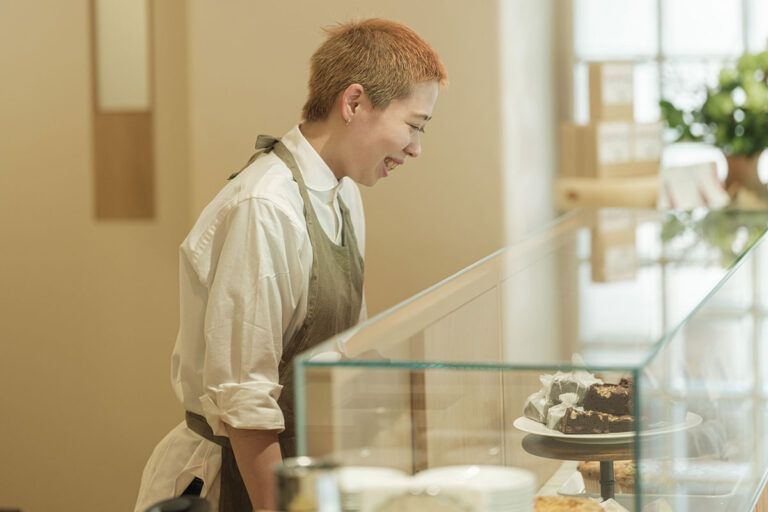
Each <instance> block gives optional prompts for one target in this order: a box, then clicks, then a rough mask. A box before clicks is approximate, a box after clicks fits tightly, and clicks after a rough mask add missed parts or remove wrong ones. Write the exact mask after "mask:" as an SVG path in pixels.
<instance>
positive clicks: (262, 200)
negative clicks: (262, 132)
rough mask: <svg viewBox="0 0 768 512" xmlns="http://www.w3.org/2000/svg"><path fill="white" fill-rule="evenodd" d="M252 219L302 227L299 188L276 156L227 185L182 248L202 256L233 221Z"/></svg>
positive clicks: (255, 164)
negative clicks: (201, 253)
mask: <svg viewBox="0 0 768 512" xmlns="http://www.w3.org/2000/svg"><path fill="white" fill-rule="evenodd" d="M253 216H260V217H264V219H263V220H264V221H265V222H275V221H279V222H280V223H281V224H285V225H286V227H287V226H289V225H290V226H293V227H294V229H298V228H299V227H300V226H302V225H303V222H302V219H303V202H302V200H301V195H300V194H299V190H298V186H297V185H296V182H294V181H293V178H292V176H291V171H290V170H289V169H288V168H287V167H286V166H285V164H283V163H282V161H281V160H280V159H279V158H277V157H276V156H275V155H272V154H269V155H265V156H263V157H261V158H259V159H257V160H256V161H254V162H253V163H251V164H250V165H248V166H247V167H246V168H245V169H243V170H242V171H241V172H240V173H239V174H238V175H237V176H236V177H235V178H233V179H231V180H230V181H229V182H227V183H226V185H225V186H224V187H223V188H222V189H221V190H220V191H219V193H218V194H216V196H215V197H214V198H213V199H212V200H211V201H210V202H209V203H208V204H207V205H206V206H205V208H204V209H203V211H202V212H201V213H200V216H199V217H198V218H197V221H196V222H195V225H194V226H193V227H192V230H191V231H190V232H189V234H188V235H187V237H186V239H185V241H184V242H183V244H182V246H183V248H186V249H187V250H188V251H190V252H192V253H199V252H201V251H203V250H205V248H206V246H207V245H208V243H209V242H210V241H211V240H212V239H213V238H215V237H216V233H217V232H219V231H220V230H221V229H222V227H226V226H228V225H229V224H231V222H232V220H233V219H235V218H247V217H253ZM257 221H259V219H257Z"/></svg>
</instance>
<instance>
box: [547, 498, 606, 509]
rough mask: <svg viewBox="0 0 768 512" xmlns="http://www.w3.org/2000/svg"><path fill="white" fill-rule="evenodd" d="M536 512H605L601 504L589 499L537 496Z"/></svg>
mask: <svg viewBox="0 0 768 512" xmlns="http://www.w3.org/2000/svg"><path fill="white" fill-rule="evenodd" d="M534 511H535V512H603V507H601V506H600V504H599V503H595V502H594V501H592V500H590V499H588V498H570V497H566V496H536V503H535V505H534Z"/></svg>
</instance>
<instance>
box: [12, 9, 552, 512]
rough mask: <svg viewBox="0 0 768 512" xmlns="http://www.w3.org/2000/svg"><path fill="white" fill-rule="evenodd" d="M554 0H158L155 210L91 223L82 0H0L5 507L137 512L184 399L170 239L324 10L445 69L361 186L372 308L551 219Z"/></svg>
mask: <svg viewBox="0 0 768 512" xmlns="http://www.w3.org/2000/svg"><path fill="white" fill-rule="evenodd" d="M554 3H555V0H549V1H542V2H527V1H524V0H496V1H490V0H489V1H488V2H483V4H482V9H481V8H477V7H476V6H471V5H470V4H467V3H464V2H456V1H449V0H421V1H419V2H416V3H414V2H407V1H405V0H393V1H390V2H388V3H386V5H385V4H384V3H383V2H374V1H372V0H364V1H359V2H351V1H342V0H326V1H325V2H312V1H299V0H292V1H286V2H280V3H278V2H263V1H257V0H225V1H220V2H209V1H205V0H187V1H184V0H153V1H151V4H150V5H151V18H152V27H151V33H152V40H153V48H154V50H153V72H154V78H153V83H152V87H153V91H154V126H153V129H154V135H153V141H154V147H155V150H154V151H155V156H154V161H155V212H156V213H155V216H154V218H153V219H151V220H141V221H120V220H112V221H103V220H101V221H97V220H96V219H95V216H94V208H93V187H94V183H93V170H92V164H93V156H92V154H93V147H92V125H91V101H92V98H91V95H92V82H91V55H90V40H91V35H90V22H89V4H88V1H87V0H68V1H67V2H61V1H60V0H0V34H2V35H3V44H2V45H0V69H2V70H3V71H2V80H0V222H2V228H1V229H0V233H2V244H0V247H2V252H0V282H1V283H2V285H1V286H0V315H1V316H0V318H1V319H2V321H1V322H0V344H1V346H2V355H0V385H1V386H2V391H1V392H0V393H1V396H2V398H0V405H1V406H2V416H0V417H1V418H2V421H0V461H1V463H0V508H3V507H11V508H13V507H16V508H20V509H21V510H23V511H24V512H43V511H45V512H47V511H51V510H80V511H84V512H90V511H93V512H95V511H101V510H106V509H109V510H130V509H131V508H132V506H133V502H134V499H135V495H136V490H137V487H138V482H139V478H140V475H141V470H142V467H143V465H144V463H145V461H146V459H147V457H148V456H149V454H150V452H151V450H152V448H153V446H154V445H155V443H156V442H157V441H159V439H160V438H161V437H162V436H163V435H164V434H165V433H166V432H167V431H168V430H169V429H170V428H171V427H172V426H173V425H174V424H176V423H177V422H178V421H180V420H181V418H182V414H183V411H182V410H181V408H180V406H179V405H178V404H177V402H176V401H175V398H174V397H173V395H172V392H171V390H170V385H169V356H170V351H171V348H172V346H173V342H174V338H175V332H176V327H177V321H178V297H177V286H178V278H177V275H178V268H177V252H176V251H177V247H178V245H179V243H180V242H181V241H182V240H183V238H184V236H185V234H186V231H187V230H188V229H189V227H190V226H191V224H192V223H193V222H194V220H195V218H196V216H197V214H198V213H199V211H200V209H201V208H202V207H203V206H204V205H205V204H206V202H207V201H208V200H209V199H210V198H211V197H212V196H213V195H214V194H215V192H216V191H217V190H218V189H219V188H220V187H221V186H222V185H223V184H224V180H225V178H226V176H227V175H228V174H229V173H230V172H231V171H233V170H235V169H239V168H240V166H241V165H242V164H243V163H244V162H245V160H246V159H247V158H248V157H249V156H250V154H251V148H252V143H253V141H254V140H255V138H256V136H257V135H258V134H259V133H270V134H274V135H280V134H282V133H284V132H285V131H287V130H288V129H289V128H290V127H291V126H292V125H293V124H295V123H297V122H298V121H300V118H299V116H300V109H301V106H302V104H303V101H304V98H305V91H306V80H307V76H308V60H309V57H310V55H311V53H312V52H313V51H314V49H315V48H316V47H317V45H318V44H319V43H320V41H321V40H322V38H323V32H322V30H321V27H323V26H328V25H332V24H333V23H335V22H337V21H345V20H349V19H359V18H365V17H373V16H379V17H387V18H392V19H396V20H399V21H402V22H404V23H406V24H408V25H410V26H412V27H413V28H414V29H416V30H417V31H418V32H419V33H420V34H421V35H423V36H424V37H425V38H426V39H427V40H428V41H430V42H431V43H432V45H433V46H434V47H435V48H436V49H437V50H438V52H439V53H440V54H441V56H442V58H443V60H444V62H445V64H446V66H447V68H448V71H449V75H450V80H451V84H450V86H449V87H448V88H446V89H443V90H442V91H441V93H440V98H439V100H438V103H437V107H436V109H435V113H434V120H433V121H432V122H431V123H430V125H429V126H428V128H427V134H426V135H425V136H424V137H423V139H422V140H423V155H422V156H421V157H420V158H418V159H416V160H414V161H412V162H409V163H408V165H406V166H404V167H403V168H401V169H399V170H398V171H397V172H396V173H395V174H394V175H393V176H391V177H390V178H388V179H387V180H384V181H382V182H381V183H380V184H379V185H378V186H376V187H375V188H373V189H363V190H362V192H363V197H364V201H365V206H366V214H367V230H368V236H367V239H368V245H367V248H366V294H367V300H368V305H369V311H370V312H371V313H376V312H379V311H382V310H383V309H385V308H387V307H389V306H392V305H394V304H396V303H397V302H399V301H401V300H403V299H405V298H407V297H408V296H410V295H412V294H414V293H416V292H418V291H420V290H422V289H424V288H426V287H427V286H430V285H431V284H434V283H435V282H437V281H439V280H440V279H442V278H445V277H447V276H449V275H451V274H452V273H454V272H456V271H458V270H460V269H461V268H463V267H465V266H467V265H469V264H470V263H472V262H474V261H476V260H477V259H479V258H481V257H483V256H485V255H487V254H489V253H490V252H492V251H494V250H496V249H498V248H500V247H502V246H504V245H505V244H507V243H510V242H511V241H514V240H515V239H516V238H518V237H519V236H521V235H522V234H525V233H527V232H529V231H530V230H531V229H533V228H535V227H537V226H538V225H540V224H542V223H543V222H545V221H547V220H549V219H550V218H551V217H552V214H553V206H552V203H551V182H552V177H553V174H554V170H553V166H554V163H553V161H554V155H555V147H554V136H553V133H554V126H555V119H554V115H555V114H554V111H555V106H554V103H555V99H554V96H555V90H556V87H555V79H554V72H553V68H554V65H553V61H554V56H553V44H554V43H553V39H554V28H553V26H554V16H555V12H554V11H555V9H554ZM502 27H503V29H502Z"/></svg>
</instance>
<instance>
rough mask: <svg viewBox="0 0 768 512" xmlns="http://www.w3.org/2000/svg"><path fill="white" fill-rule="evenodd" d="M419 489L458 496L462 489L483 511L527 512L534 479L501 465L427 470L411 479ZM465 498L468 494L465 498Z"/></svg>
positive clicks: (522, 471) (529, 511) (520, 471)
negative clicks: (428, 488)
mask: <svg viewBox="0 0 768 512" xmlns="http://www.w3.org/2000/svg"><path fill="white" fill-rule="evenodd" d="M414 481H415V483H417V484H418V485H419V486H422V487H433V488H439V490H440V491H439V492H440V493H441V494H442V493H444V494H446V495H450V494H455V495H456V497H457V498H460V497H461V494H462V489H466V490H468V491H472V493H471V494H474V495H475V496H476V498H474V499H472V500H467V501H473V502H474V501H475V500H476V499H478V498H477V497H478V496H479V501H480V502H479V503H477V502H475V503H473V504H474V505H475V507H474V508H475V510H482V511H484V512H502V511H503V512H531V511H532V510H533V497H534V493H535V491H536V477H535V476H534V474H533V473H531V472H530V471H526V470H524V469H519V468H508V467H503V466H446V467H442V468H435V469H428V470H425V471H422V472H421V473H419V474H417V475H416V476H415V477H414ZM467 497H468V498H469V495H468V496H467Z"/></svg>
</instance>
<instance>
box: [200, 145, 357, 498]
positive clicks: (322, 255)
mask: <svg viewBox="0 0 768 512" xmlns="http://www.w3.org/2000/svg"><path fill="white" fill-rule="evenodd" d="M256 149H257V152H256V154H254V155H253V156H252V157H251V159H250V160H249V161H248V164H246V167H247V166H248V165H250V164H251V163H252V162H253V161H254V160H256V159H257V158H259V157H260V156H263V155H265V154H267V153H269V152H271V151H274V152H275V154H276V155H277V156H278V157H279V158H280V159H281V160H282V161H283V162H284V163H285V165H287V166H288V168H289V169H290V170H291V174H293V179H294V180H295V181H296V183H297V185H298V186H299V193H300V194H301V198H302V200H303V201H304V220H305V221H306V224H307V232H308V233H309V241H310V243H311V244H312V252H313V256H312V268H311V270H310V273H309V288H308V295H307V315H306V317H305V318H304V323H303V324H302V325H301V327H300V328H299V330H298V331H297V332H296V334H294V335H293V337H292V338H291V339H290V341H288V343H286V344H285V345H284V346H283V356H282V358H281V359H280V365H279V367H278V373H279V376H280V384H281V385H282V386H283V390H282V392H281V394H280V398H279V400H278V404H279V405H280V409H281V410H282V412H283V417H284V418H285V431H284V432H282V433H281V434H280V435H279V441H280V450H281V452H282V455H283V457H284V458H285V457H294V456H295V455H296V430H295V425H294V423H295V415H294V412H295V411H294V388H293V382H294V381H293V364H292V362H293V358H294V357H295V356H296V355H297V354H299V353H301V352H304V351H305V350H309V349H310V348H312V347H314V346H315V345H317V344H319V343H321V342H323V341H325V340H327V339H328V338H330V337H332V336H334V335H336V334H338V333H340V332H342V331H344V330H346V329H348V328H349V327H352V326H353V325H355V324H356V323H357V321H358V318H359V317H360V308H361V304H362V296H363V258H362V257H361V256H360V251H359V250H358V246H357V239H356V238H355V230H354V228H353V227H352V221H351V218H350V216H349V210H347V208H346V206H345V205H344V202H343V201H342V200H341V197H339V207H340V209H341V215H342V222H343V224H342V231H341V235H342V243H341V245H337V244H335V243H334V242H333V241H332V240H331V239H329V238H328V235H326V234H325V231H323V227H322V226H321V225H320V222H319V220H318V219H317V215H316V214H315V210H314V208H312V203H311V202H310V200H309V195H308V194H307V187H306V185H305V184H304V178H303V177H302V175H301V172H300V171H299V168H298V165H297V164H296V160H295V159H294V158H293V155H292V154H291V152H290V151H288V148H286V147H285V145H284V144H283V143H282V142H280V141H279V140H278V139H275V138H274V137H270V136H267V135H259V137H258V139H257V140H256ZM237 174H239V172H238V173H235V174H233V175H232V176H230V179H232V178H234V177H235V176H237ZM186 421H187V426H188V427H189V428H190V429H191V430H192V431H194V432H196V433H197V434H199V435H201V436H203V437H204V438H205V439H208V440H209V441H212V442H214V443H216V444H218V445H219V446H221V447H222V464H221V492H220V499H219V512H251V510H252V507H251V502H250V500H249V498H248V493H247V491H246V489H245V485H244V483H243V479H242V477H241V476H240V471H239V470H238V468H237V463H236V461H235V457H234V453H233V452H232V446H231V445H230V443H229V439H228V438H227V437H223V436H214V435H213V431H212V430H211V427H210V426H209V425H208V423H207V422H206V421H205V418H204V417H202V416H200V415H199V414H194V413H191V412H187V415H186Z"/></svg>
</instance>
